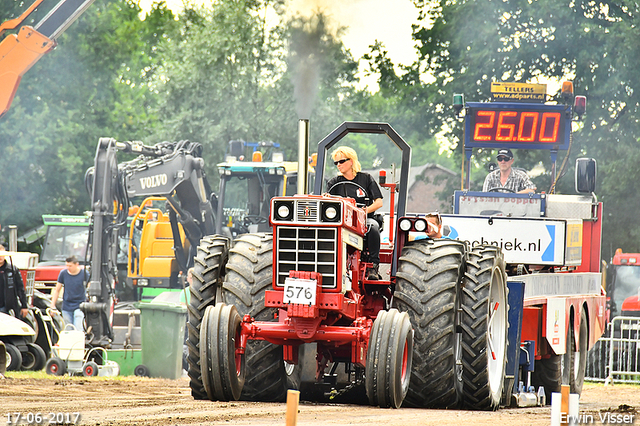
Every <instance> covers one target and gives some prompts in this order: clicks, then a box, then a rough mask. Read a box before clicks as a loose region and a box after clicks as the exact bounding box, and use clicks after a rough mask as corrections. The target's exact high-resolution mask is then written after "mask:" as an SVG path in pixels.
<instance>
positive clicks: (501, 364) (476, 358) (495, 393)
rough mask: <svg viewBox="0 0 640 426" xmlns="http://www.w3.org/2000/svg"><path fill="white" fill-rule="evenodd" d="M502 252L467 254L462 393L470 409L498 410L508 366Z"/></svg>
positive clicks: (485, 248)
mask: <svg viewBox="0 0 640 426" xmlns="http://www.w3.org/2000/svg"><path fill="white" fill-rule="evenodd" d="M504 266H505V265H504V259H503V256H502V252H501V251H500V249H499V248H498V247H495V246H488V245H482V246H476V247H473V248H472V249H471V250H470V251H469V252H468V254H467V268H466V272H465V278H464V282H463V285H462V293H461V308H462V309H461V315H460V318H461V319H460V323H461V327H462V382H463V385H462V393H463V402H464V404H465V405H466V406H468V407H470V408H472V409H476V410H497V409H498V406H499V405H500V400H501V398H502V389H503V385H504V377H505V368H506V362H507V357H506V353H507V332H508V319H507V313H508V310H509V307H508V301H507V279H506V278H507V275H506V273H505V270H504Z"/></svg>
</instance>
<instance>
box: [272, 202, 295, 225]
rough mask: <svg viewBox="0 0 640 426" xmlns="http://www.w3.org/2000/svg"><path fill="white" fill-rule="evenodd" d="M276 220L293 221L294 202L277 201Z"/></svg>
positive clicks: (275, 207) (275, 204)
mask: <svg viewBox="0 0 640 426" xmlns="http://www.w3.org/2000/svg"><path fill="white" fill-rule="evenodd" d="M274 211H275V213H274V219H275V220H288V221H290V220H292V219H293V202H292V201H276V202H275V203H274Z"/></svg>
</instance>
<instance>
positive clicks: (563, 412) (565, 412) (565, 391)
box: [560, 385, 571, 425]
mask: <svg viewBox="0 0 640 426" xmlns="http://www.w3.org/2000/svg"><path fill="white" fill-rule="evenodd" d="M570 389H571V388H570V386H569V385H562V387H561V390H560V392H561V393H562V403H561V404H560V416H561V417H560V418H561V419H564V421H562V422H561V423H560V424H563V425H566V424H569V392H570Z"/></svg>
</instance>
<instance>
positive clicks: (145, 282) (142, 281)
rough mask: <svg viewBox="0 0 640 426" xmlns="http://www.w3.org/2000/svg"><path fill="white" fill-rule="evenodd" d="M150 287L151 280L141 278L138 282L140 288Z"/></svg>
mask: <svg viewBox="0 0 640 426" xmlns="http://www.w3.org/2000/svg"><path fill="white" fill-rule="evenodd" d="M148 285H149V280H148V279H147V278H140V279H139V280H138V286H140V287H146V286H148Z"/></svg>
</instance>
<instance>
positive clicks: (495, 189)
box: [487, 187, 516, 194]
mask: <svg viewBox="0 0 640 426" xmlns="http://www.w3.org/2000/svg"><path fill="white" fill-rule="evenodd" d="M499 191H505V192H510V193H512V194H515V193H516V191H514V190H513V189H510V188H502V187H496V188H491V189H490V190H489V191H487V192H499Z"/></svg>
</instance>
